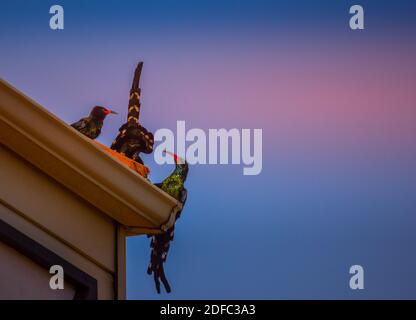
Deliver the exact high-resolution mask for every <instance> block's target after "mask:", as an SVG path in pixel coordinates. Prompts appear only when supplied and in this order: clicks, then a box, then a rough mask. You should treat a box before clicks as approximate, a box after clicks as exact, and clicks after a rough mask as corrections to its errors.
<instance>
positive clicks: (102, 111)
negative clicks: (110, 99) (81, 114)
mask: <svg viewBox="0 0 416 320" xmlns="http://www.w3.org/2000/svg"><path fill="white" fill-rule="evenodd" d="M109 114H117V112H115V111H113V110H111V109H108V108H104V107H101V106H95V107H94V108H92V110H91V114H90V115H91V117H93V118H94V119H98V120H104V119H105V117H106V116H107V115H109Z"/></svg>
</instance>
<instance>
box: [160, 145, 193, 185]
mask: <svg viewBox="0 0 416 320" xmlns="http://www.w3.org/2000/svg"><path fill="white" fill-rule="evenodd" d="M163 153H167V154H169V155H171V156H172V157H173V159H174V160H175V164H176V168H175V171H174V172H173V174H178V175H180V176H181V178H182V179H183V182H185V180H186V177H187V176H188V171H189V166H188V163H187V162H186V160H184V159H182V158H181V157H179V156H177V155H176V154H174V153H173V152H170V151H167V150H166V149H165V150H163Z"/></svg>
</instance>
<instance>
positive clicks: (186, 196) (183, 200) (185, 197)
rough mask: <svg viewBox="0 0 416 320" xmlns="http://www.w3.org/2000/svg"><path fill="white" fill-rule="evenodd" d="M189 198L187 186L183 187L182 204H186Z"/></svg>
mask: <svg viewBox="0 0 416 320" xmlns="http://www.w3.org/2000/svg"><path fill="white" fill-rule="evenodd" d="M187 198H188V190H186V188H183V189H182V192H181V200H180V201H181V203H182V206H185V203H186V199H187Z"/></svg>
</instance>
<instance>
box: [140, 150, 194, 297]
mask: <svg viewBox="0 0 416 320" xmlns="http://www.w3.org/2000/svg"><path fill="white" fill-rule="evenodd" d="M164 152H166V153H168V154H170V155H172V156H173V158H174V159H175V164H176V165H175V170H174V171H173V172H172V173H171V174H170V176H169V177H167V178H166V179H165V180H163V181H162V182H161V183H157V184H155V185H156V186H157V187H159V188H160V189H162V190H163V191H165V192H166V193H168V194H169V195H170V196H172V197H173V198H175V199H176V200H178V201H180V202H181V203H182V208H183V206H184V205H185V202H186V198H187V195H188V192H187V190H186V188H185V186H184V183H185V180H186V178H187V175H188V163H187V162H186V161H185V160H183V159H181V158H180V157H178V156H177V155H176V154H174V153H171V152H169V151H166V150H165V151H164ZM181 211H182V209H181ZM181 211H179V212H178V213H177V216H176V219H178V218H179V216H180V214H181ZM174 230H175V225H173V226H172V227H171V228H169V229H168V230H167V231H166V232H164V233H162V234H158V235H154V236H152V240H151V242H150V247H151V248H152V251H151V254H150V263H149V267H148V268H147V273H148V274H149V275H151V274H152V273H153V277H154V281H155V285H156V291H157V293H160V281H162V283H163V285H164V287H165V289H166V292H168V293H169V292H171V288H170V285H169V283H168V280H167V279H166V275H165V270H164V267H163V264H164V263H165V261H166V258H167V255H168V251H169V247H170V242H171V241H172V240H173V236H174Z"/></svg>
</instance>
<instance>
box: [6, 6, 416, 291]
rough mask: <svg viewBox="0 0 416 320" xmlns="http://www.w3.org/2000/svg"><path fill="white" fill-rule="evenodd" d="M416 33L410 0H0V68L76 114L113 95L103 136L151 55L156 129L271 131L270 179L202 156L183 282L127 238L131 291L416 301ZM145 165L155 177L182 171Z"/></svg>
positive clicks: (68, 116)
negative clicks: (57, 20) (161, 272)
mask: <svg viewBox="0 0 416 320" xmlns="http://www.w3.org/2000/svg"><path fill="white" fill-rule="evenodd" d="M53 4H60V5H62V6H63V7H64V10H65V29H64V30H61V31H52V30H51V29H49V17H50V14H49V8H50V6H51V5H53ZM353 4H361V5H362V6H363V7H364V10H365V27H366V29H365V30H363V31H352V30H350V29H349V24H348V21H349V17H350V15H349V13H348V11H349V7H350V6H351V5H353ZM415 39H416V2H414V1H411V0H400V1H392V0H390V1H387V0H386V1H384V0H377V1H376V0H371V1H370V0H359V1H341V0H336V1H334V0H322V1H318V0H317V1H309V0H295V1H277V0H276V1H271V0H270V1H265V0H256V1H254V0H251V1H243V0H242V1H237V0H225V1H219V0H210V1H208V0H206V1H198V2H197V1H189V0H187V1H180V0H178V1H151V2H150V1H110V0H106V1H94V0H90V1H79V0H71V1H41V0H38V1H34V0H31V1H27V0H25V1H22V0H18V1H15V0H14V1H9V0H0V46H1V47H0V77H1V78H3V79H5V80H7V81H8V82H10V83H11V84H13V85H14V86H15V87H17V88H18V89H19V90H21V91H23V92H24V93H26V94H27V95H28V96H30V97H32V98H33V99H34V100H36V101H37V102H39V103H40V104H42V105H43V106H45V107H46V108H47V109H48V110H50V111H52V112H53V113H54V114H56V115H57V116H59V117H60V118H62V119H63V120H64V121H66V122H68V123H71V122H73V121H75V120H78V119H79V118H80V117H82V116H84V115H86V114H87V113H88V111H89V109H90V107H91V106H93V105H95V104H102V105H106V106H111V107H112V108H113V109H115V110H116V111H118V112H119V113H121V115H120V116H119V117H117V118H116V117H113V118H111V119H108V121H107V122H106V123H105V126H104V129H103V133H102V135H101V136H100V138H99V141H101V142H102V143H104V144H106V145H109V144H110V143H111V141H112V140H113V138H114V137H115V136H116V134H117V129H118V128H119V126H120V125H121V124H122V123H124V122H125V114H126V111H127V102H128V92H129V88H130V85H131V80H132V74H133V71H134V68H135V66H136V64H137V62H138V61H139V60H143V61H144V70H143V74H142V82H141V87H142V115H141V117H142V122H143V124H144V125H145V126H146V127H147V128H148V129H149V130H151V131H153V132H154V131H155V130H157V129H158V128H170V129H172V130H174V131H175V130H176V121H178V120H185V121H186V126H187V128H188V129H191V128H201V129H204V130H208V129H209V128H226V129H231V128H239V129H242V128H251V129H254V128H260V129H263V171H262V173H261V174H260V175H259V176H251V177H248V176H243V175H242V166H238V165H217V166H208V165H196V166H192V167H191V168H190V175H189V179H188V181H187V188H188V190H189V196H188V202H187V204H186V207H185V210H184V212H183V214H182V217H181V219H180V220H179V221H178V224H177V229H176V236H175V241H174V242H173V245H172V247H171V251H170V253H169V257H168V262H167V264H166V273H167V276H168V279H169V280H170V282H171V286H172V288H173V292H172V294H171V295H166V294H162V295H160V296H158V295H157V294H156V293H155V289H154V284H153V281H152V279H151V277H149V276H147V274H146V267H147V263H148V258H149V248H148V245H149V244H148V242H149V240H148V239H147V238H146V237H135V238H130V239H128V242H127V244H128V247H127V249H128V257H127V268H128V269H127V271H128V274H127V290H128V298H130V299H154V298H171V299H209V298H214V299H215V298H216V299H286V298H302V299H305V298H310V299H319V298H334V299H338V298H347V299H355V298H413V299H414V298H416V253H415V243H416V232H415V228H416V188H415V184H416V143H415V135H416V105H415V102H416V90H415V83H416V62H415V57H416V43H415ZM144 160H145V162H146V164H147V165H148V166H149V167H150V169H151V180H152V181H154V182H159V181H161V180H162V179H163V178H164V177H166V175H167V174H169V172H170V171H171V170H172V166H169V165H166V166H158V165H157V164H156V163H155V162H154V160H153V157H152V156H144ZM354 264H360V265H362V266H363V267H364V270H365V289H364V290H362V291H352V290H350V288H349V285H348V283H349V277H350V275H349V273H348V271H349V267H350V266H351V265H354Z"/></svg>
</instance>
